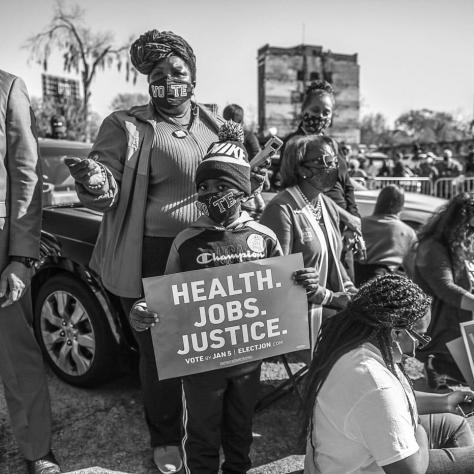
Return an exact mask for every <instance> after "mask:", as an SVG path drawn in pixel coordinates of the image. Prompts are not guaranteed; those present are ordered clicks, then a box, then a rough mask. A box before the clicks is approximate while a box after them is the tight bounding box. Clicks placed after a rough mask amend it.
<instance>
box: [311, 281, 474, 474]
mask: <svg viewBox="0 0 474 474" xmlns="http://www.w3.org/2000/svg"><path fill="white" fill-rule="evenodd" d="M429 307H430V299H429V297H427V296H426V295H425V294H424V293H423V292H422V290H421V289H420V288H419V287H418V286H417V285H416V284H415V283H413V282H412V281H411V280H410V279H408V278H406V277H405V276H401V275H397V274H386V275H382V276H379V277H377V278H375V279H373V280H370V281H369V282H367V283H366V284H364V285H363V286H362V287H361V288H360V289H359V292H358V293H357V294H356V295H355V296H354V297H353V299H352V300H351V302H350V303H349V304H348V306H347V308H346V309H344V310H343V311H341V312H340V313H338V314H337V315H335V316H334V317H332V318H330V319H327V320H326V321H324V322H323V325H322V327H321V331H320V333H319V336H318V341H317V345H316V350H315V353H314V357H313V360H312V363H311V366H310V369H309V372H308V375H307V385H306V391H305V399H304V409H303V415H304V418H303V422H304V435H305V437H306V439H307V449H306V457H305V471H304V472H305V474H313V473H321V474H329V473H331V474H332V473H334V474H336V473H338V474H339V473H371V474H373V473H384V472H385V473H389V474H393V473H400V474H401V473H403V474H407V473H410V474H423V473H425V472H427V473H444V474H450V473H452V474H454V473H456V474H466V473H474V463H473V459H474V438H473V436H472V433H471V431H470V429H469V425H468V424H467V423H466V421H465V420H464V418H462V417H460V416H458V415H456V413H459V412H460V411H459V404H460V403H470V404H471V405H472V401H473V399H474V392H471V391H455V392H450V393H445V394H432V393H424V392H414V391H413V390H412V387H411V384H410V382H409V379H408V378H407V377H406V375H405V374H404V372H403V368H402V366H401V365H399V364H400V362H401V361H402V356H403V354H413V353H414V351H415V349H416V348H417V347H418V346H421V345H422V344H426V342H427V340H428V338H427V337H426V336H424V335H423V333H424V332H425V331H426V328H427V327H428V323H429V318H430V316H429Z"/></svg>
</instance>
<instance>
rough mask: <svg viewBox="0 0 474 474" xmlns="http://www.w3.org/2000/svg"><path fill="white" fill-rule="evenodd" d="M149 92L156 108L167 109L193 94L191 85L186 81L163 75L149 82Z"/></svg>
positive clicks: (176, 105)
mask: <svg viewBox="0 0 474 474" xmlns="http://www.w3.org/2000/svg"><path fill="white" fill-rule="evenodd" d="M149 93H150V97H151V100H152V101H153V103H154V104H155V105H156V107H157V108H158V109H168V108H170V107H178V106H180V105H181V104H184V102H186V101H187V100H189V99H190V98H191V96H192V95H193V85H192V84H191V83H190V82H188V81H182V80H180V79H173V78H170V77H163V78H162V79H160V80H158V81H154V82H152V83H150V87H149Z"/></svg>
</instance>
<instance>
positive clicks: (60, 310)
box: [34, 273, 117, 387]
mask: <svg viewBox="0 0 474 474" xmlns="http://www.w3.org/2000/svg"><path fill="white" fill-rule="evenodd" d="M34 309H35V312H34V313H35V317H34V329H35V334H36V337H37V339H38V342H39V344H40V346H41V349H42V351H43V354H44V356H45V358H46V360H47V361H48V363H49V364H50V365H51V367H52V369H53V371H54V372H55V373H56V374H57V375H58V376H59V377H60V378H61V379H63V380H64V381H66V382H68V383H70V384H73V385H77V386H81V387H90V386H92V385H95V384H97V383H100V382H102V381H105V380H107V379H109V378H110V376H111V375H112V373H113V370H112V369H113V360H114V356H115V354H116V349H117V345H116V344H115V341H114V339H113V336H112V334H111V331H110V328H109V326H108V321H107V318H106V316H105V314H104V311H103V309H102V307H101V306H100V304H99V302H98V300H97V298H96V297H95V295H94V294H93V292H92V291H91V290H90V289H89V288H88V287H87V286H86V284H84V283H83V282H81V281H80V280H78V279H76V278H74V277H73V276H70V275H68V274H66V273H61V274H58V275H55V276H54V277H52V278H49V279H48V280H47V281H46V282H45V283H44V284H43V285H42V286H41V287H40V289H39V291H38V294H37V297H36V301H35V306H34Z"/></svg>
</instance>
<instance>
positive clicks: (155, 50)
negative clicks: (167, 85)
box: [130, 30, 196, 81]
mask: <svg viewBox="0 0 474 474" xmlns="http://www.w3.org/2000/svg"><path fill="white" fill-rule="evenodd" d="M169 56H178V57H180V58H181V59H182V60H183V61H184V62H185V63H186V64H187V65H188V66H189V69H190V70H191V78H192V80H193V81H195V80H196V56H195V55H194V51H193V49H192V48H191V46H190V45H189V43H188V42H187V41H186V40H185V39H184V38H182V37H181V36H178V35H176V34H174V33H173V32H172V31H158V30H150V31H147V32H146V33H145V34H143V35H141V36H140V37H139V38H138V39H137V40H135V41H134V42H133V44H132V46H131V47H130V59H131V61H132V64H133V66H134V67H135V69H137V71H138V72H140V73H142V74H146V75H149V74H150V73H151V71H152V70H153V68H154V67H155V65H156V64H157V63H158V62H160V61H161V60H163V59H165V58H168V57H169Z"/></svg>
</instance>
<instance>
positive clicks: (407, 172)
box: [345, 145, 474, 181]
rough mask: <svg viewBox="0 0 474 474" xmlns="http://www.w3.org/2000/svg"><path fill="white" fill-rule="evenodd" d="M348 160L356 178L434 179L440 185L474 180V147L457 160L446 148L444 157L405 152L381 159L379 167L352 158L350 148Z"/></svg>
mask: <svg viewBox="0 0 474 474" xmlns="http://www.w3.org/2000/svg"><path fill="white" fill-rule="evenodd" d="M346 150H347V151H346V153H345V156H346V159H347V160H348V166H349V176H351V177H352V178H359V179H368V178H376V177H382V178H390V177H393V178H410V177H416V176H418V177H421V178H430V179H431V180H432V181H436V180H437V179H438V178H456V177H458V176H460V175H464V176H466V177H472V176H474V147H473V146H471V147H470V148H469V152H468V154H467V155H466V156H465V157H462V158H461V159H457V158H454V156H453V152H452V150H450V149H449V148H445V149H444V150H443V153H442V155H441V156H436V155H435V154H434V153H433V152H431V151H428V152H426V153H421V152H419V151H416V152H415V153H413V154H411V155H404V154H403V153H401V152H397V153H395V156H394V157H393V158H390V157H387V158H378V159H377V160H375V161H379V162H380V160H383V163H381V164H380V163H379V164H378V165H375V164H374V163H373V161H374V160H371V159H369V158H366V157H365V155H363V154H361V155H357V156H352V150H351V149H350V147H349V146H347V145H346Z"/></svg>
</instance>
